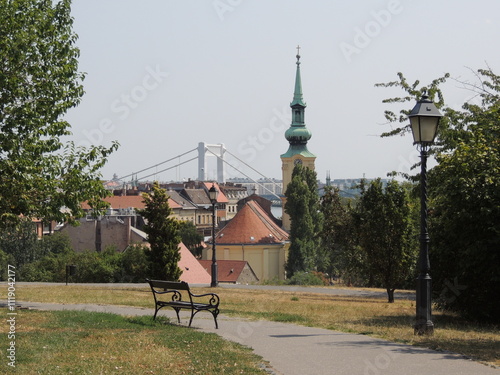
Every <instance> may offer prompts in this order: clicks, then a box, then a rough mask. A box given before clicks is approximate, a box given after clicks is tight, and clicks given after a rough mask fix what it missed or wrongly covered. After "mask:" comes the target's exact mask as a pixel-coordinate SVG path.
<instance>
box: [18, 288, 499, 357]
mask: <svg viewBox="0 0 500 375" xmlns="http://www.w3.org/2000/svg"><path fill="white" fill-rule="evenodd" d="M208 291H213V290H212V289H210V290H209V289H196V291H195V292H196V293H204V292H208ZM216 292H217V293H218V294H219V296H220V297H221V301H222V303H221V311H222V313H224V314H233V315H239V316H245V317H249V318H255V319H268V320H279V321H289V322H294V323H297V324H302V325H309V326H314V327H321V328H327V329H332V330H338V331H344V332H353V333H361V334H366V335H370V336H374V337H380V338H384V339H387V340H390V341H394V342H400V343H407V344H410V345H418V346H424V347H428V348H432V349H436V350H445V351H451V352H455V353H460V354H464V355H466V356H469V357H471V358H474V359H476V360H480V361H483V362H488V363H492V364H495V365H500V355H499V353H500V332H499V330H498V327H496V326H489V325H477V324H472V323H469V322H465V321H463V320H461V319H459V318H458V317H456V316H453V315H450V314H443V313H441V312H438V311H434V324H435V333H434V335H433V336H430V337H428V336H415V335H414V334H413V328H412V325H413V320H414V316H415V305H414V302H413V301H410V300H396V302H395V303H392V304H389V303H387V302H386V299H385V298H364V297H352V296H341V295H339V296H331V295H325V294H315V293H304V292H284V291H275V290H265V291H264V290H252V289H228V288H218V289H217V291H216ZM18 296H19V300H25V301H37V302H59V303H61V302H64V303H101V304H113V305H129V306H140V307H152V297H151V294H150V291H149V289H148V288H134V287H132V288H130V287H128V288H123V287H120V286H113V287H109V286H104V287H103V286H85V285H69V286H37V285H25V286H22V287H21V286H20V287H19V288H18Z"/></svg>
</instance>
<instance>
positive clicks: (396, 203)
mask: <svg viewBox="0 0 500 375" xmlns="http://www.w3.org/2000/svg"><path fill="white" fill-rule="evenodd" d="M355 222H356V224H355V225H356V228H357V232H358V238H359V244H360V246H361V249H362V250H363V252H364V253H365V254H366V261H367V265H368V268H369V271H370V272H371V273H372V275H373V276H374V278H375V279H376V280H377V281H378V282H379V283H380V284H381V285H382V286H383V287H384V288H385V289H386V290H387V296H388V301H389V302H390V303H392V302H394V291H395V290H396V288H398V287H401V285H403V284H404V283H405V281H406V280H407V279H408V278H409V277H410V276H412V275H413V276H414V270H415V264H416V259H417V249H418V246H417V244H416V242H415V240H414V238H415V233H414V225H413V223H412V220H411V208H410V201H409V198H408V193H407V191H406V190H405V189H404V188H403V187H402V186H401V185H399V183H398V182H397V181H394V180H392V181H389V183H388V184H387V186H386V187H385V188H383V186H382V181H381V180H380V178H379V179H376V180H374V181H372V182H371V183H370V185H369V186H368V188H365V186H364V185H362V189H361V198H360V201H359V204H358V206H357V212H356V220H355Z"/></svg>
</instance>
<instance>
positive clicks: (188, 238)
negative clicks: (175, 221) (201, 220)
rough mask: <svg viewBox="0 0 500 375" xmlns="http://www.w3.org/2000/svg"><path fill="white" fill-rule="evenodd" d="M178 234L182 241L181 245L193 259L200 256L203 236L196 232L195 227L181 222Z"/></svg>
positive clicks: (188, 222)
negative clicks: (182, 244) (189, 252)
mask: <svg viewBox="0 0 500 375" xmlns="http://www.w3.org/2000/svg"><path fill="white" fill-rule="evenodd" d="M179 224H180V229H179V234H180V236H181V239H182V243H184V245H186V247H187V248H188V249H189V251H191V253H193V255H194V256H195V257H199V256H201V251H202V250H203V246H201V242H202V241H203V236H202V235H201V234H199V233H198V231H197V230H196V225H194V224H193V223H192V222H191V221H181V222H180V223H179Z"/></svg>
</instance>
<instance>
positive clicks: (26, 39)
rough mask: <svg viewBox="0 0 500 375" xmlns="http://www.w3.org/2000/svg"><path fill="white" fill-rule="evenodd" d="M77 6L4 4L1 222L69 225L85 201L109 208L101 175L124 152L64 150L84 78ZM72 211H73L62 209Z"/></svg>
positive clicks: (23, 0) (46, 0)
mask: <svg viewBox="0 0 500 375" xmlns="http://www.w3.org/2000/svg"><path fill="white" fill-rule="evenodd" d="M70 5H71V1H70V0H61V1H58V2H54V1H52V0H41V1H34V0H15V1H1V2H0V223H1V222H5V221H15V220H17V219H18V217H19V216H20V215H23V216H25V217H38V218H41V219H45V220H57V221H67V220H70V221H71V220H74V219H75V218H78V217H81V216H83V211H82V209H81V206H80V205H81V202H83V201H89V203H90V204H91V205H92V206H93V207H95V208H96V209H102V208H104V206H105V203H104V202H103V201H102V198H103V197H105V196H106V194H107V193H106V190H105V189H104V188H103V186H102V183H101V181H100V179H99V177H100V175H99V173H98V170H99V169H100V168H101V167H102V166H103V165H104V163H105V162H106V157H107V156H108V155H109V154H110V153H111V152H113V151H114V150H115V149H116V148H117V144H116V143H114V144H113V145H112V146H111V147H110V148H105V147H103V146H95V147H91V148H88V149H85V148H82V147H76V146H75V145H74V143H72V142H66V143H65V144H64V143H63V137H65V136H68V135H70V134H71V132H70V130H69V129H70V125H69V124H68V123H67V122H66V121H64V119H63V116H64V115H65V114H66V112H67V111H68V110H69V109H70V108H72V107H75V106H76V105H78V104H79V102H80V98H81V97H82V95H83V87H82V85H81V82H82V80H83V78H84V77H83V74H81V73H79V72H78V61H77V59H78V57H79V50H78V48H77V47H76V46H75V41H76V39H77V36H76V34H75V33H74V32H73V31H72V25H73V20H72V18H71V15H70ZM62 208H65V210H61V209H62Z"/></svg>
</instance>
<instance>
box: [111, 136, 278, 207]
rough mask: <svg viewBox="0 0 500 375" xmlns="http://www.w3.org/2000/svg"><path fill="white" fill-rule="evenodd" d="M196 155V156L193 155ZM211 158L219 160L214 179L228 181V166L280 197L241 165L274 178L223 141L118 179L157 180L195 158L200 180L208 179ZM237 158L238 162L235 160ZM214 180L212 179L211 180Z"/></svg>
mask: <svg viewBox="0 0 500 375" xmlns="http://www.w3.org/2000/svg"><path fill="white" fill-rule="evenodd" d="M193 155H194V156H193ZM227 156H231V157H232V160H231V162H230V161H228V160H227V159H228V158H227ZM184 158H188V159H187V160H182V161H181V159H184ZM209 158H216V160H217V177H216V178H215V179H214V180H215V181H217V182H218V183H220V184H224V183H226V176H227V172H226V167H230V168H232V169H233V170H234V171H237V172H238V173H240V174H241V175H243V176H245V177H246V178H248V179H249V180H250V181H252V182H254V183H255V184H257V185H258V186H260V187H261V188H262V189H263V190H264V191H266V193H267V194H269V195H272V196H274V197H276V198H277V199H278V200H279V199H280V197H279V196H278V195H277V194H276V193H275V192H274V191H273V190H271V189H269V188H268V187H266V186H265V185H264V184H262V183H261V182H259V181H258V180H256V179H254V178H253V177H251V176H249V175H248V174H247V173H245V172H243V171H242V170H241V166H242V165H243V166H245V167H247V168H249V169H250V170H252V171H253V172H255V173H256V174H257V175H258V176H260V178H262V179H264V180H265V181H271V182H273V183H274V180H273V179H271V178H269V177H266V176H265V175H263V174H262V173H261V172H259V171H258V170H257V169H255V168H254V167H252V166H251V165H249V164H248V163H246V162H245V161H244V160H242V159H241V158H239V157H238V156H236V155H234V154H233V153H232V152H230V151H229V150H228V149H227V148H226V147H225V146H224V144H223V143H219V144H209V143H205V142H199V143H198V147H196V148H193V149H191V150H189V151H186V152H183V153H181V154H179V155H176V156H174V157H172V158H169V159H167V160H164V161H162V162H160V163H156V164H153V165H151V166H149V167H146V168H143V169H141V170H139V171H137V172H132V173H130V174H128V175H125V176H121V177H118V178H117V179H118V180H121V181H130V182H136V181H148V180H157V176H158V175H159V174H161V173H164V172H167V171H170V170H172V169H175V168H178V167H180V166H182V165H184V164H187V163H190V162H193V161H195V160H198V180H199V181H208V179H207V177H208V173H207V171H208V169H207V165H208V159H209ZM233 160H235V161H236V163H235V162H234V161H233ZM210 181H212V180H210Z"/></svg>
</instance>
